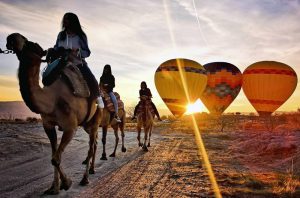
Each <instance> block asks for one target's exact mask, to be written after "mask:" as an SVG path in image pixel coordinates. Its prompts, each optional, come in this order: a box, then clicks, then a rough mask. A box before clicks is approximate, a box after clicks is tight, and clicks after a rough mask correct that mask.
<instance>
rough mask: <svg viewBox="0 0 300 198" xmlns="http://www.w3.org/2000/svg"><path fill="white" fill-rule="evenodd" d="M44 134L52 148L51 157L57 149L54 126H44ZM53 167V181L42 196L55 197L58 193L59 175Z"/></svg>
mask: <svg viewBox="0 0 300 198" xmlns="http://www.w3.org/2000/svg"><path fill="white" fill-rule="evenodd" d="M44 129H45V132H46V134H47V136H48V138H49V140H50V143H51V148H52V157H53V155H54V154H55V152H56V149H57V135H56V130H55V127H54V126H47V125H45V124H44ZM53 167H54V180H53V182H52V185H51V187H50V188H49V189H47V190H46V191H45V192H44V194H48V195H55V194H58V193H59V173H58V170H57V168H56V167H55V166H53Z"/></svg>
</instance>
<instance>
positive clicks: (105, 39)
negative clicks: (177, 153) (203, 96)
mask: <svg viewBox="0 0 300 198" xmlns="http://www.w3.org/2000/svg"><path fill="white" fill-rule="evenodd" d="M164 3H165V4H164ZM194 6H195V7H194ZM165 8H166V9H167V10H165ZM0 11H1V12H2V13H3V14H2V15H0V21H1V24H0V47H1V48H2V49H3V47H4V46H5V43H6V41H5V37H6V36H7V35H8V34H9V33H12V32H20V33H22V34H24V35H25V36H26V37H28V39H30V40H32V41H34V42H38V43H39V44H40V45H41V46H42V47H43V48H45V49H46V48H48V47H52V46H53V45H54V42H55V40H56V36H57V34H58V32H59V31H60V23H61V18H62V16H63V14H64V13H65V12H69V11H71V12H74V13H76V14H77V15H78V16H79V19H80V21H81V24H82V25H83V28H84V31H85V32H86V33H87V35H88V40H89V46H90V49H91V51H92V54H91V56H90V57H89V58H88V59H87V62H88V64H89V65H90V67H91V70H92V71H93V72H94V74H95V76H96V78H97V79H99V77H100V75H101V74H102V70H103V66H104V65H105V64H111V65H112V68H113V72H114V75H115V77H116V79H117V81H118V82H117V86H118V88H119V89H120V90H122V91H121V92H122V94H124V95H125V96H124V97H125V98H128V100H133V98H136V93H138V89H139V83H140V81H141V80H144V79H145V80H147V83H148V85H149V87H150V88H151V89H152V92H153V94H154V96H155V97H156V98H155V100H156V101H157V102H159V103H162V101H161V100H160V99H159V98H158V99H157V97H158V93H157V92H155V85H154V81H153V76H154V72H155V70H156V68H157V67H158V66H159V65H160V64H161V63H162V62H164V61H166V60H168V59H171V58H175V57H183V58H190V59H193V60H196V61H198V62H199V63H201V64H205V63H208V62H212V61H227V62H231V63H233V64H235V65H237V66H238V67H239V68H240V70H241V71H243V70H244V69H245V68H246V67H247V66H248V65H250V64H252V63H254V62H256V61H261V60H276V61H281V62H284V63H286V64H289V65H291V66H293V67H294V69H295V70H296V72H297V73H300V68H299V66H298V65H299V62H300V58H299V52H300V35H299V32H300V25H299V18H300V3H299V0H289V1H284V0H273V1H269V0H243V1H236V0H223V1H222V3H221V2H220V1H199V0H194V3H193V1H181V0H176V1H173V0H172V1H171V0H164V1H162V0H159V1H143V2H142V1H140V0H131V1H121V0H115V1H109V0H101V1H95V0H92V1H89V2H88V3H82V2H81V1H73V0H66V1H60V0H53V1H34V0H28V1H8V0H4V1H1V2H0ZM166 13H168V14H169V17H170V18H169V19H170V24H168V20H167V18H166ZM197 16H198V20H197V18H196V17H197ZM170 31H171V32H172V34H173V35H174V38H175V39H174V42H175V43H172V42H173V41H172V39H171V36H170ZM174 45H175V46H177V48H176V49H174ZM17 65H18V63H17V60H16V57H15V56H12V55H6V56H2V55H1V62H0V75H8V76H12V75H14V74H15V73H16V69H17ZM299 89H300V88H297V90H296V92H299ZM297 97H298V96H297V95H296V98H297ZM244 99H245V98H244ZM244 99H243V100H244ZM243 100H241V101H239V100H238V102H242V101H243ZM290 103H296V102H295V101H293V99H291V101H290ZM248 108H249V106H248Z"/></svg>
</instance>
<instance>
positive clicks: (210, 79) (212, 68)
mask: <svg viewBox="0 0 300 198" xmlns="http://www.w3.org/2000/svg"><path fill="white" fill-rule="evenodd" d="M203 66H204V68H205V70H206V72H207V85H206V88H205V90H204V92H203V94H202V96H201V101H202V102H203V104H204V105H205V106H206V108H207V109H208V110H209V112H210V113H211V114H215V115H221V114H222V113H223V112H224V111H225V109H226V108H227V107H228V106H229V105H230V104H231V103H232V101H233V100H234V99H235V98H236V96H237V95H238V94H239V92H240V90H241V87H242V73H241V71H240V70H239V69H238V68H237V67H236V66H234V65H233V64H230V63H226V62H212V63H208V64H205V65H203Z"/></svg>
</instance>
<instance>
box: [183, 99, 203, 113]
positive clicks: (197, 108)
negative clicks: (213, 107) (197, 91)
mask: <svg viewBox="0 0 300 198" xmlns="http://www.w3.org/2000/svg"><path fill="white" fill-rule="evenodd" d="M203 111H206V108H205V106H204V105H203V103H202V102H201V101H200V99H198V100H196V102H195V103H194V104H188V105H187V106H186V112H185V114H186V115H189V114H193V113H197V112H203Z"/></svg>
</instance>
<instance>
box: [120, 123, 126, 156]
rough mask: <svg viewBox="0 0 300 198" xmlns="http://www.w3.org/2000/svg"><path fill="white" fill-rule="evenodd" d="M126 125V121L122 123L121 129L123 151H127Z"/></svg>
mask: <svg viewBox="0 0 300 198" xmlns="http://www.w3.org/2000/svg"><path fill="white" fill-rule="evenodd" d="M124 125H125V123H121V124H120V131H121V136H122V152H126V147H125V142H124V139H125V133H124Z"/></svg>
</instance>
